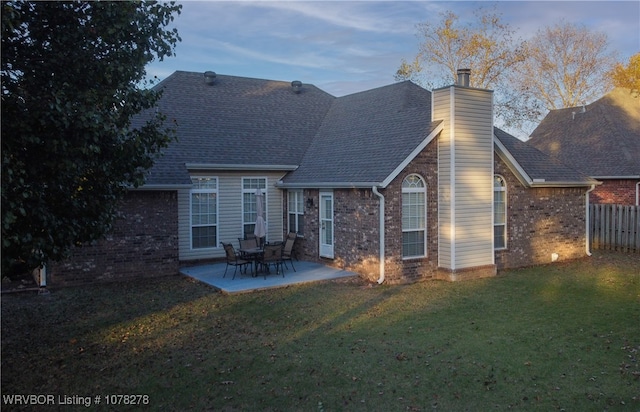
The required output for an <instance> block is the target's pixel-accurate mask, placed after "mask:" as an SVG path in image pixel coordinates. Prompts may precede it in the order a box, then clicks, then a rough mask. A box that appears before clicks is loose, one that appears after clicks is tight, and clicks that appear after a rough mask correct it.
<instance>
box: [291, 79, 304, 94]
mask: <svg viewBox="0 0 640 412" xmlns="http://www.w3.org/2000/svg"><path fill="white" fill-rule="evenodd" d="M291 88H292V89H293V92H294V93H296V94H298V93H300V92H301V91H302V82H301V81H300V80H294V81H292V82H291Z"/></svg>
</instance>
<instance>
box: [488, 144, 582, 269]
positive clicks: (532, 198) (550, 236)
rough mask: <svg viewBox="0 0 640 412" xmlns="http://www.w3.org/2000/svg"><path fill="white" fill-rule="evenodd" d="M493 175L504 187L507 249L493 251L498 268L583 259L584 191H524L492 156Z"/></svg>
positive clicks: (499, 161) (500, 162)
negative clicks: (505, 191)
mask: <svg viewBox="0 0 640 412" xmlns="http://www.w3.org/2000/svg"><path fill="white" fill-rule="evenodd" d="M494 167H495V173H496V174H499V175H501V176H502V177H504V178H505V181H506V184H507V249H506V250H502V251H496V264H497V266H498V269H507V268H518V267H524V266H533V265H538V264H546V263H551V262H552V254H553V253H557V254H558V261H565V260H571V259H576V258H580V257H584V256H586V247H585V242H586V233H585V218H586V216H585V193H586V191H587V188H535V189H532V188H526V187H524V186H523V185H522V184H521V183H520V182H519V181H518V180H517V179H516V177H515V176H514V175H513V173H511V171H510V170H509V169H508V168H507V166H506V165H505V164H504V163H503V162H502V161H501V160H500V159H499V158H498V156H496V157H495V166H494Z"/></svg>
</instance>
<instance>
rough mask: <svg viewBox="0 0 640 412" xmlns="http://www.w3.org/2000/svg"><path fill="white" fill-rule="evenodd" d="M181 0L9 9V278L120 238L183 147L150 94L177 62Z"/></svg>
mask: <svg viewBox="0 0 640 412" xmlns="http://www.w3.org/2000/svg"><path fill="white" fill-rule="evenodd" d="M181 7H182V6H179V5H175V3H174V2H172V3H168V4H166V3H165V4H158V3H157V2H92V1H75V2H29V1H9V2H3V3H2V65H1V75H2V97H1V98H2V270H3V273H6V270H7V269H9V268H10V266H11V265H12V264H14V263H16V262H21V263H23V264H27V265H28V266H29V267H30V268H32V267H36V266H38V265H41V264H44V263H46V262H47V261H49V260H60V259H63V258H64V257H65V256H67V255H68V252H69V251H70V250H71V248H72V247H73V246H74V245H78V244H81V243H84V242H90V241H93V240H96V239H99V238H100V237H102V236H103V235H104V233H105V232H106V231H107V230H108V229H109V228H110V226H111V224H112V222H113V220H114V217H115V215H116V209H117V205H118V201H119V200H120V199H121V198H122V196H123V195H124V193H125V192H126V190H127V189H128V188H131V187H136V186H138V185H140V184H141V183H143V180H144V174H145V171H146V170H147V169H149V168H150V167H151V166H152V164H153V160H154V159H155V157H156V156H157V155H158V154H159V152H160V150H161V149H162V148H163V147H165V146H166V145H167V144H168V143H169V142H170V140H171V139H172V133H171V131H170V128H169V127H167V126H164V125H163V121H164V117H163V116H162V115H161V114H159V113H157V114H155V115H154V114H153V110H150V113H151V115H150V116H149V117H150V119H149V120H148V121H147V122H146V123H142V124H139V125H136V127H132V124H131V119H132V116H134V115H136V114H138V113H140V112H142V111H145V110H147V109H151V108H153V107H154V106H155V104H156V102H157V100H158V99H159V97H160V94H159V93H158V92H155V91H153V90H150V89H141V88H140V87H139V84H140V82H142V81H143V79H144V77H145V75H146V72H145V66H146V64H147V63H149V62H150V61H152V60H153V59H155V58H158V59H160V60H162V59H163V58H164V57H165V56H170V55H172V54H173V49H174V47H175V45H176V44H177V42H178V41H179V40H180V37H179V36H178V33H177V30H176V29H172V30H170V29H168V28H166V26H168V25H169V24H170V22H171V21H173V19H174V14H179V13H180V10H181Z"/></svg>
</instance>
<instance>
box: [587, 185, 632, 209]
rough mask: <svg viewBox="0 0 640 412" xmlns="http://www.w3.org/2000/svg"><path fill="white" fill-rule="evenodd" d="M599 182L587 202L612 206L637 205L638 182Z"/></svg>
mask: <svg viewBox="0 0 640 412" xmlns="http://www.w3.org/2000/svg"><path fill="white" fill-rule="evenodd" d="M601 182H602V184H601V185H598V186H596V188H595V189H594V190H593V192H591V193H589V202H591V203H593V204H596V203H608V204H614V205H635V204H637V203H636V202H637V199H636V196H637V195H636V190H637V189H636V187H637V184H638V180H630V179H627V180H601Z"/></svg>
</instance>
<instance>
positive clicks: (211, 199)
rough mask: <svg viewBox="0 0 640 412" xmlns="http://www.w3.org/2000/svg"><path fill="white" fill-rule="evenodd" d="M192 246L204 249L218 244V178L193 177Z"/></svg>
mask: <svg viewBox="0 0 640 412" xmlns="http://www.w3.org/2000/svg"><path fill="white" fill-rule="evenodd" d="M191 183H192V184H193V186H192V188H191V196H190V197H191V248H192V249H204V248H212V247H216V246H217V244H218V179H217V178H216V177H192V178H191Z"/></svg>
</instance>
